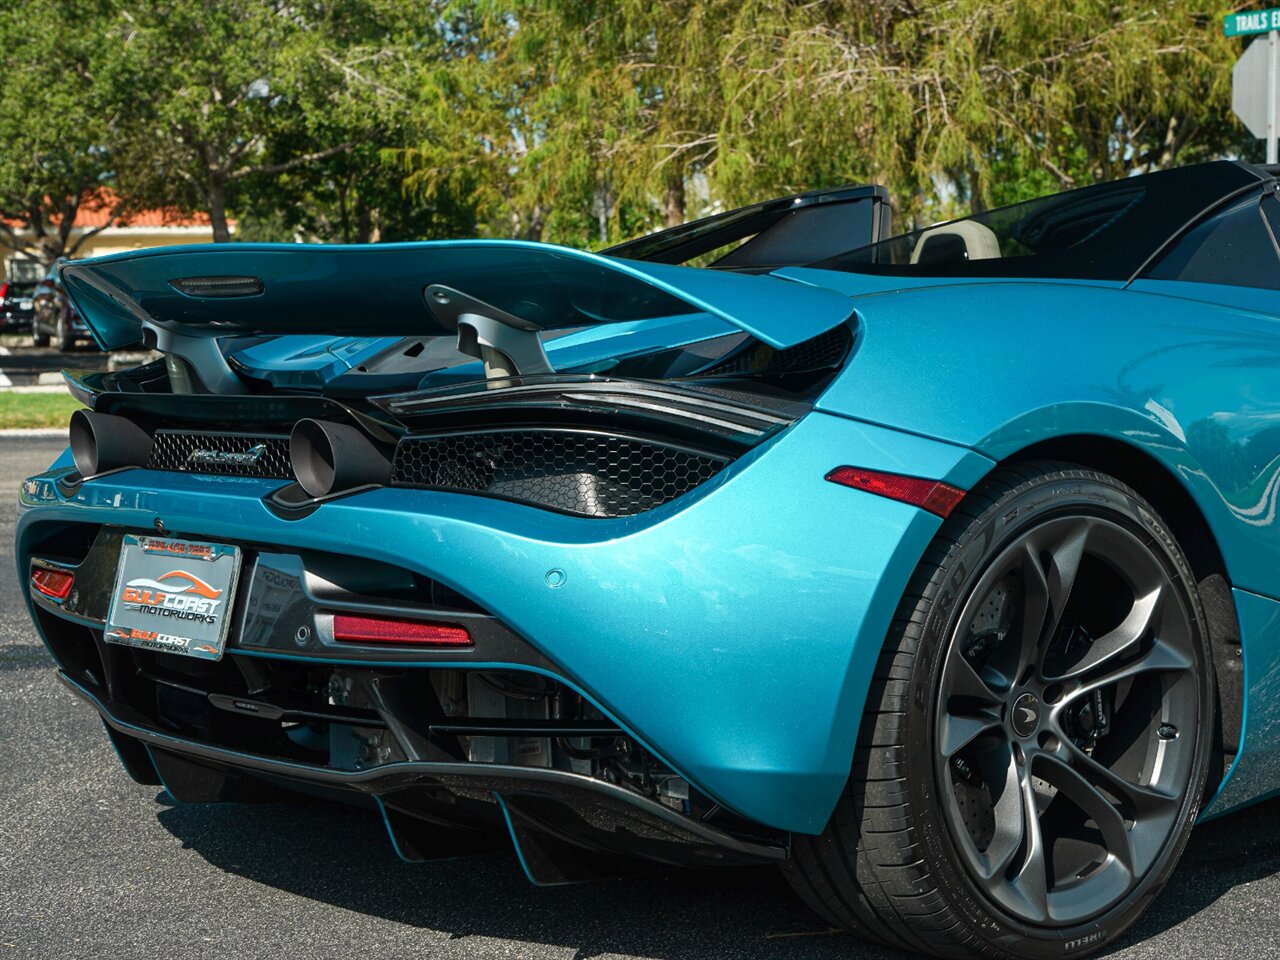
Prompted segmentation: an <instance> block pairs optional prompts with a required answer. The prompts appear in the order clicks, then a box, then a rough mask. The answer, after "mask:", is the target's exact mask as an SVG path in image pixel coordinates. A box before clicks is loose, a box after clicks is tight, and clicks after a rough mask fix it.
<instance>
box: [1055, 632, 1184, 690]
mask: <svg viewBox="0 0 1280 960" xmlns="http://www.w3.org/2000/svg"><path fill="white" fill-rule="evenodd" d="M1108 659H1111V658H1108ZM1191 667H1192V663H1191V660H1190V658H1188V657H1187V656H1186V655H1185V654H1183V653H1180V652H1179V651H1177V650H1175V649H1174V648H1173V647H1172V646H1170V645H1169V644H1167V643H1165V642H1164V641H1163V640H1157V641H1156V642H1155V643H1154V644H1153V645H1152V647H1151V649H1150V650H1148V651H1147V652H1146V653H1144V654H1143V655H1142V656H1140V657H1139V658H1138V659H1136V660H1133V661H1131V662H1129V663H1125V664H1122V665H1120V666H1118V667H1116V668H1115V669H1114V670H1109V671H1107V672H1106V673H1104V674H1101V675H1099V676H1096V677H1092V678H1090V679H1089V680H1088V681H1087V682H1085V683H1081V684H1080V685H1079V686H1077V687H1075V688H1074V689H1072V690H1071V692H1070V694H1069V695H1068V696H1067V698H1066V701H1065V702H1070V701H1075V700H1078V699H1079V698H1080V697H1082V696H1085V695H1087V694H1090V693H1093V691H1094V690H1100V689H1102V688H1103V687H1107V686H1110V685H1111V684H1113V683H1119V682H1120V681H1121V680H1128V679H1129V678H1130V677H1136V676H1139V675H1141V674H1144V673H1178V672H1181V671H1185V670H1190V669H1191Z"/></svg>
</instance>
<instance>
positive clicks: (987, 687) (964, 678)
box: [942, 645, 1003, 706]
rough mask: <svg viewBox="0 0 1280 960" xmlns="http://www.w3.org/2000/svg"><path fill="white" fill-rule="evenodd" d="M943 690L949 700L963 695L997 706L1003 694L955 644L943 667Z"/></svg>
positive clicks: (986, 704) (978, 701)
mask: <svg viewBox="0 0 1280 960" xmlns="http://www.w3.org/2000/svg"><path fill="white" fill-rule="evenodd" d="M942 690H943V694H944V696H945V697H946V699H948V700H950V699H951V698H952V697H963V698H966V699H968V700H972V701H974V702H975V703H977V704H980V705H982V706H995V705H996V704H998V703H1000V701H1001V698H1002V696H1003V692H1002V691H1001V690H998V689H997V688H996V686H993V685H992V684H991V683H988V682H987V680H986V679H985V678H984V677H983V676H982V675H981V674H980V673H979V672H978V670H977V669H976V668H975V667H974V665H973V664H972V663H970V662H969V660H968V658H967V657H965V655H964V654H963V653H961V652H960V650H959V649H958V647H956V646H954V645H953V646H952V648H951V653H950V655H949V656H948V657H947V663H946V665H945V666H944V667H943V675H942Z"/></svg>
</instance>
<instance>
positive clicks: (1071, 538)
mask: <svg viewBox="0 0 1280 960" xmlns="http://www.w3.org/2000/svg"><path fill="white" fill-rule="evenodd" d="M1092 529H1093V522H1092V521H1090V520H1076V521H1072V522H1071V523H1070V524H1069V526H1067V528H1066V530H1065V531H1062V535H1061V536H1060V538H1059V539H1058V540H1057V541H1056V542H1055V543H1054V545H1053V546H1052V547H1050V548H1049V550H1048V554H1049V566H1048V569H1047V570H1046V571H1045V584H1046V587H1047V590H1048V595H1049V613H1048V617H1047V619H1046V622H1045V629H1044V639H1045V640H1046V641H1047V640H1048V639H1049V638H1051V637H1053V635H1054V634H1055V633H1056V632H1057V630H1058V625H1059V624H1060V623H1061V622H1062V613H1063V611H1064V610H1066V608H1067V601H1069V600H1070V599H1071V590H1072V588H1073V587H1074V586H1075V583H1076V574H1077V573H1079V572H1080V561H1081V560H1082V559H1084V548H1085V543H1086V542H1087V541H1088V539H1089V531H1090V530H1092Z"/></svg>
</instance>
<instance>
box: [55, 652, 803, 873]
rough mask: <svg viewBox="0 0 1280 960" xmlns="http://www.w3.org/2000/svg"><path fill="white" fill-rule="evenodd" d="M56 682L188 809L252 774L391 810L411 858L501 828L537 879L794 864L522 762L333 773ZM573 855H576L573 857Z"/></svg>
mask: <svg viewBox="0 0 1280 960" xmlns="http://www.w3.org/2000/svg"><path fill="white" fill-rule="evenodd" d="M58 679H59V680H61V681H62V683H63V684H64V685H65V686H66V687H67V689H69V690H70V691H71V692H72V693H74V694H75V695H76V696H78V697H80V698H81V699H82V700H84V701H85V702H86V703H88V704H89V705H90V706H91V707H93V708H94V709H95V710H97V711H98V713H99V714H100V715H101V716H102V719H103V721H104V722H105V723H106V725H107V727H108V729H109V730H110V731H111V733H112V739H113V741H114V742H115V743H116V744H117V747H118V748H120V747H123V749H122V750H121V751H120V752H121V759H122V760H124V761H125V763H126V766H129V765H130V764H131V763H132V764H133V765H134V766H135V775H139V774H141V776H142V777H145V776H146V774H147V772H149V770H154V771H156V772H157V773H158V774H159V777H158V778H159V779H160V780H161V782H163V783H164V785H165V786H166V788H167V789H168V790H169V792H170V793H171V794H173V795H174V796H175V798H176V799H178V800H179V801H210V800H222V799H245V798H246V796H247V794H246V793H245V792H244V783H243V782H241V781H242V780H243V779H244V778H245V777H246V776H247V777H249V778H253V779H255V780H258V781H262V782H265V783H266V784H268V785H270V784H281V785H284V786H290V787H295V788H299V789H306V788H321V789H325V790H328V791H336V792H345V793H354V794H358V795H362V796H365V797H369V798H372V799H373V800H374V801H375V802H376V803H377V805H378V807H379V809H381V810H382V812H383V816H384V819H385V820H386V824H387V828H388V831H389V833H390V835H391V840H392V843H393V844H394V845H395V848H396V851H397V853H398V854H399V855H400V856H401V858H402V859H405V860H419V859H433V858H436V857H439V856H449V855H454V854H458V853H465V852H474V851H476V850H482V849H485V848H486V847H487V846H488V842H489V840H490V837H489V836H488V834H489V833H490V832H491V831H494V830H497V831H502V832H506V831H509V832H510V834H511V837H512V839H513V841H514V843H515V845H516V850H517V853H518V854H519V856H520V858H521V861H522V863H523V865H524V868H525V871H526V873H528V874H529V876H530V879H532V880H534V881H535V882H538V883H555V882H562V881H566V880H571V879H579V878H581V877H582V875H583V871H584V868H588V869H589V865H587V864H584V863H583V862H582V861H583V858H584V857H586V858H590V857H593V856H595V857H598V856H605V857H621V858H635V859H644V860H650V861H656V862H659V863H665V864H668V865H673V866H724V865H729V864H750V863H777V862H779V861H781V860H784V859H785V858H786V856H787V847H786V846H785V845H784V844H782V843H777V842H774V843H768V842H755V841H752V840H744V839H742V838H740V837H736V836H733V835H731V834H729V833H727V832H725V831H723V830H720V829H717V828H716V827H713V826H708V825H707V824H704V823H700V822H698V821H696V820H693V819H691V818H689V817H685V816H682V815H681V814H679V813H677V812H675V811H673V810H671V809H669V808H667V807H665V806H663V805H662V804H660V803H657V802H655V801H654V800H651V799H648V798H646V797H643V796H640V795H639V794H637V793H635V792H634V791H631V790H627V789H625V788H623V787H621V786H617V785H615V784H611V783H606V782H604V781H602V780H598V779H595V778H592V777H584V776H579V775H577V774H573V773H567V772H563V771H557V770H540V769H533V768H529V767H518V766H500V765H485V766H484V767H483V769H481V768H479V767H478V766H477V765H476V764H472V763H440V762H400V763H391V764H385V765H383V766H380V767H376V768H372V769H368V770H334V769H331V768H327V767H320V766H315V765H311V764H304V763H296V762H289V761H285V760H280V759H276V758H271V757H263V756H258V755H254V754H251V753H244V752H241V751H235V750H229V749H226V748H222V747H217V746H213V745H211V744H207V743H201V742H199V741H196V740H192V739H189V738H184V737H179V736H175V735H174V734H172V733H168V732H166V731H163V730H158V729H155V728H154V727H153V726H151V725H149V724H147V723H146V722H145V721H144V720H141V719H140V718H138V717H136V716H132V715H131V711H130V710H129V708H128V707H125V706H121V705H118V704H113V703H111V702H109V701H104V700H103V699H102V698H100V697H99V696H97V695H95V694H94V693H93V692H92V691H90V690H88V689H87V688H86V687H84V686H83V685H81V684H79V683H77V682H76V681H74V680H72V679H71V678H70V677H68V676H67V675H66V674H65V673H59V675H58ZM137 745H141V746H142V747H143V748H144V749H145V750H146V751H147V760H146V761H142V760H141V759H140V757H139V756H138V755H137V754H135V755H134V756H133V757H131V758H127V754H129V752H130V751H131V750H135V749H136V746H137ZM139 767H141V769H138V768H139ZM147 768H149V770H148V769H147ZM583 811H587V812H588V813H589V815H588V816H583V813H582V812H583ZM565 837H570V838H572V839H570V840H566V839H564V838H565ZM566 847H568V848H572V850H573V851H574V855H573V856H571V857H566V856H565V854H564V851H565V848H566ZM570 871H572V872H570Z"/></svg>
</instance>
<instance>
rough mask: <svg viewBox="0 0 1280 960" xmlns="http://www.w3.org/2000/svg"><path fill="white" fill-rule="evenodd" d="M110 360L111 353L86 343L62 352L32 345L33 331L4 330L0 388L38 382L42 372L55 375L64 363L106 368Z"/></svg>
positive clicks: (90, 367)
mask: <svg viewBox="0 0 1280 960" xmlns="http://www.w3.org/2000/svg"><path fill="white" fill-rule="evenodd" d="M107 361H108V354H105V353H103V352H102V351H101V350H97V349H95V348H93V347H91V346H89V345H87V344H80V345H78V346H77V347H76V349H74V350H71V351H68V352H67V353H60V352H59V351H57V350H55V349H54V348H53V347H33V346H32V345H31V335H30V334H5V335H4V336H0V388H3V387H30V386H35V385H36V384H38V383H39V382H40V375H41V374H54V375H56V374H57V373H58V372H59V371H60V370H62V368H63V367H75V368H78V369H82V370H105V369H106V368H107ZM58 379H59V381H60V380H61V378H60V377H59V378H58Z"/></svg>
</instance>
